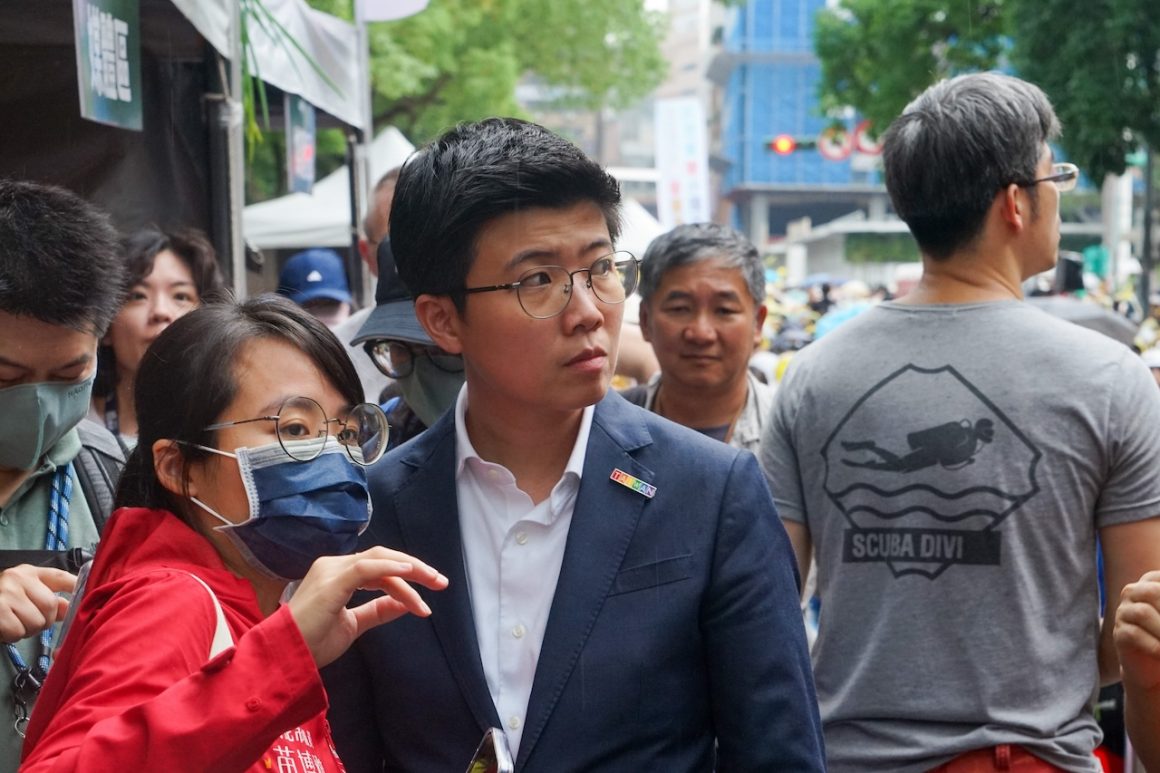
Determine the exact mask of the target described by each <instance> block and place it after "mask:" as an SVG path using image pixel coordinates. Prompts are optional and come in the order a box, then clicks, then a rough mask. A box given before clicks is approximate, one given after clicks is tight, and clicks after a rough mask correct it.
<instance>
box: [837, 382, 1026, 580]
mask: <svg viewBox="0 0 1160 773" xmlns="http://www.w3.org/2000/svg"><path fill="white" fill-rule="evenodd" d="M822 455H823V457H824V458H825V463H826V480H825V489H826V494H827V495H828V496H829V498H830V500H831V501H833V502H834V504H835V505H837V507H838V508H839V509H840V510H841V511H842V514H843V515H844V516H845V519H846V523H847V528H846V529H845V533H844V535H843V548H842V561H843V563H852V564H860V563H878V564H884V565H886V566H887V567H888V568H889V569H890V571H891V572H892V573H893V574H894V576H895V577H900V576H903V575H921V576H925V577H929V578H932V579H933V578H936V577H938V576H939V575H940V574H942V573H943V572H944V571H945V570H946V569H947V568H948V567H950V566H952V565H954V564H961V565H974V566H995V565H998V564H999V563H1000V561H1001V560H1002V532H1001V530H1000V528H999V527H1000V526H1001V524H1002V523H1003V521H1004V519H1006V518H1007V516H1009V515H1010V514H1011V513H1013V512H1015V511H1016V510H1018V509H1019V508H1020V507H1021V506H1022V505H1023V504H1024V503H1025V502H1026V501H1027V500H1028V499H1030V498H1031V497H1033V496H1034V495H1035V494H1036V493H1037V492H1038V491H1039V489H1038V486H1037V484H1036V482H1035V470H1036V467H1037V465H1038V462H1039V459H1040V457H1041V453H1040V451H1039V450H1038V449H1037V448H1036V447H1035V446H1034V444H1032V443H1031V441H1030V440H1029V439H1028V438H1027V436H1026V435H1025V434H1024V433H1023V432H1021V431H1020V430H1019V428H1018V427H1016V426H1015V425H1014V424H1013V423H1012V422H1011V420H1010V419H1009V418H1008V417H1007V416H1006V415H1004V413H1003V412H1002V411H1001V410H1000V409H999V408H998V407H997V406H996V405H995V404H994V403H992V402H991V401H990V400H988V399H987V397H986V396H985V395H983V394H982V393H981V392H979V390H978V389H976V388H975V387H974V385H972V384H971V383H970V382H969V381H967V380H966V379H965V378H964V377H963V376H962V375H961V374H960V373H959V372H958V371H957V370H955V369H954V368H953V367H951V366H949V365H948V366H945V367H941V368H935V369H927V368H920V367H918V366H915V365H907V366H906V367H904V368H901V369H900V370H898V371H896V372H894V373H892V374H891V375H889V376H887V377H886V378H885V379H883V380H882V381H881V382H879V383H878V384H875V385H874V386H872V387H871V388H870V389H869V390H868V391H867V392H866V394H864V395H863V396H862V397H861V398H860V399H859V400H858V401H857V402H856V403H855V404H854V406H853V408H851V409H850V411H849V413H847V414H846V416H844V417H843V418H842V420H841V421H840V422H839V423H838V425H837V427H836V428H835V429H834V431H833V433H832V434H831V435H830V437H829V438H828V439H827V441H826V443H825V445H824V446H823V447H822Z"/></svg>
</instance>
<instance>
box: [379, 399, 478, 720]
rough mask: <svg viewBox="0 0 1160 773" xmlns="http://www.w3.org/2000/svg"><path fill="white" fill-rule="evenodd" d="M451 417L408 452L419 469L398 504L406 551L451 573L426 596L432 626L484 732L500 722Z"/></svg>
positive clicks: (401, 492) (410, 462) (405, 457)
mask: <svg viewBox="0 0 1160 773" xmlns="http://www.w3.org/2000/svg"><path fill="white" fill-rule="evenodd" d="M449 418H451V414H450V412H448V413H446V414H444V415H443V417H442V418H440V419H439V420H438V421H437V422H435V424H434V425H432V426H431V428H430V429H428V430H427V431H426V432H424V433H423V434H422V435H420V436H419V437H417V438H416V439H415V440H414V441H413V442H411V443H410V444H409V448H408V450H406V451H403V452H402V454H403V456H402V459H401V461H402V463H403V464H405V465H407V466H409V467H412V468H413V472H412V473H411V475H410V476H409V477H408V478H406V480H405V482H404V483H403V484H402V485H401V486H400V487H399V489H398V490H397V491H396V492H395V495H394V496H395V501H394V508H395V512H396V513H398V517H399V530H400V532H401V533H402V536H403V542H404V544H403V549H405V550H408V551H410V552H412V553H414V554H416V555H418V556H422V557H423V560H425V561H426V562H427V563H429V564H431V565H432V566H434V567H435V568H436V569H438V570H439V571H441V572H443V573H444V574H445V575H447V579H448V581H449V583H448V586H447V588H446V589H445V590H443V591H440V592H439V593H431V594H423V598H424V600H425V601H427V604H428V605H429V606H430V607H431V617H430V620H431V625H432V626H433V627H434V629H435V634H436V636H437V637H438V639H439V644H440V646H441V647H442V648H443V654H444V656H445V657H446V659H447V663H448V665H449V667H450V669H451V672H452V674H453V675H454V677H455V681H456V682H457V683H458V684H459V689H460V692H461V693H462V694H463V697H464V700H466V702H467V705H468V706H469V707H470V709H471V713H472V715H473V716H474V717H475V721H476V722H477V723H478V724H479V732H480V735H481V736H482V734H483V732H484V731H485V730H486V729H487V728H489V727H500V723H499V715H498V714H497V713H496V710H495V706H494V705H493V704H492V701H491V693H490V692H489V691H488V689H487V678H486V677H485V676H484V673H483V663H482V662H481V661H480V659H479V643H478V641H477V639H476V636H475V618H474V616H473V614H472V611H471V595H470V593H469V592H468V585H467V573H466V570H465V568H464V565H463V544H462V541H461V538H460V534H459V515H458V513H459V509H458V503H457V499H458V498H457V496H456V493H455V423H454V421H453V420H452V421H448V419H449Z"/></svg>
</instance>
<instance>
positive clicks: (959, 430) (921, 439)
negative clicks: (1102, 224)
mask: <svg viewBox="0 0 1160 773" xmlns="http://www.w3.org/2000/svg"><path fill="white" fill-rule="evenodd" d="M994 426H995V424H994V422H992V421H991V420H990V419H979V421H978V422H977V423H976V424H974V425H972V424H971V422H969V421H967V420H966V419H963V420H962V421H960V422H948V423H947V424H940V425H939V426H937V427H931V428H930V429H923V430H919V431H918V432H911V433H910V434H909V435H907V436H906V442H907V444H908V445H909V446H910V449H911V450H910V453H908V454H906V455H905V456H896V455H895V454H892V453H890V452H889V451H887V450H886V449H885V448H879V447H878V444H877V443H875V442H874V441H873V440H864V441H843V442H842V448H844V449H846V450H847V451H870V452H871V453H873V454H875V455H876V456H877V457H878V461H873V460H872V461H865V462H856V461H851V460H850V459H843V460H842V463H843V464H848V465H850V466H851V467H866V468H868V469H872V470H892V471H894V472H914V471H915V470H921V469H924V468H926V467H931V466H933V465H936V464H938V465H942V466H943V467H946V468H947V469H952V470H953V469H955V468H957V467H961V466H963V465H965V464H973V463H974V461H975V454H976V453H978V451H979V447H980V446H981V444H983V443H990V442H991V440H992V439H993V438H994V437H995V429H994Z"/></svg>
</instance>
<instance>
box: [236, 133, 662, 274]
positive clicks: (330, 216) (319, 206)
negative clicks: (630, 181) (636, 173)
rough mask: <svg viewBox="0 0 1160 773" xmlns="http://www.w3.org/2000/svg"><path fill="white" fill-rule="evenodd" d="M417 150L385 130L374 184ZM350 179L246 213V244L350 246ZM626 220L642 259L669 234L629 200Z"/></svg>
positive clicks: (338, 176)
mask: <svg viewBox="0 0 1160 773" xmlns="http://www.w3.org/2000/svg"><path fill="white" fill-rule="evenodd" d="M414 149H415V147H414V146H413V145H412V144H411V143H410V142H408V141H407V138H406V137H404V136H403V135H402V133H401V132H400V131H399V130H398V129H396V128H394V127H390V128H387V129H384V130H383V131H382V132H380V133H379V136H378V137H376V138H375V140H374V142H372V143H371V146H370V166H371V180H372V181H377V180H378V179H379V178H380V177H381V176H382V175H384V174H386V173H387V172H388V171H389V170H391V169H392V168H393V167H396V166H398V165H399V164H401V163H403V161H404V160H405V159H406V158H407V156H409V155H410V154H411V152H412V151H414ZM348 175H349V172H348V171H347V168H346V167H345V166H343V167H341V168H340V169H337V170H335V171H334V172H332V173H331V174H329V175H327V176H326V177H325V178H323V179H322V180H320V181H319V182H317V183H315V185H314V192H313V193H312V194H309V195H308V194H305V193H291V194H288V195H286V196H282V197H281V198H278V199H272V200H270V201H263V202H261V203H260V204H251V205H250V206H248V207H246V208H245V210H243V212H242V228H243V233H245V235H246V241H247V242H248V243H249V244H250V245H252V246H254V247H256V248H258V249H260V250H263V249H307V248H309V247H338V248H341V247H345V246H348V245H350V243H351V234H350V183H349V177H348ZM621 220H622V227H621V235H620V240H619V242H617V246H618V247H619V248H620V249H624V250H628V251H629V252H631V253H633V254H634V255H636V256H637V257H640V256H641V255H643V254H644V251H645V248H646V247H648V245H649V242H651V241H652V240H653V239H655V238H656V237H657V236H659V235H660V234H661V233H663V232H664V229H663V228H662V227H661V224H660V223H659V222H657V219H656V218H655V217H653V216H652V215H650V214H649V212H648V210H647V209H645V208H644V207H643V206H641V204H640V203H639V202H637V201H635V200H634V199H625V200H624V204H623V205H622V206H621Z"/></svg>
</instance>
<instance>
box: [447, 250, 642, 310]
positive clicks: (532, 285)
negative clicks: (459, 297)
mask: <svg viewBox="0 0 1160 773" xmlns="http://www.w3.org/2000/svg"><path fill="white" fill-rule="evenodd" d="M577 274H587V276H588V280H587V281H586V282H585V286H586V287H587V288H588V289H589V290H591V291H592V294H593V295H595V296H596V298H597V299H598V300H601V301H603V302H604V303H608V304H618V303H624V301H625V299H626V298H628V296H630V295H632V293H633V291H634V290H636V284H637V282H638V281H639V280H640V260H638V259H637V258H636V257H635V256H634V255H633V254H632V253H631V252H627V251H625V250H620V251H617V252H612V253H609V254H608V255H602V256H601V257H599V258H597V259H596V260H595V261H593V262H592V265H590V266H589V267H588V268H578V269H576V270H575V271H569V270H568V269H566V268H564V267H563V266H535V267H534V268H529V269H528V270H527V271H525V272H524V273H522V274H520V276H519V278H518V279H517V280H516V281H514V282H509V283H508V284H502V285H490V286H488V287H465V288H463V289H462V290H460V292H462V293H466V294H470V293H490V292H494V291H496V290H515V291H516V298H517V300H519V302H520V308H522V309H523V310H524V313H526V314H527V315H528V316H529V317H532V318H533V319H548V318H550V317H555V316H556V315H558V314H561V313H562V312H563V311H564V309H565V308H567V306H568V302H569V301H570V300H572V287H573V284H574V281H573V279H572V277H574V276H576V275H577Z"/></svg>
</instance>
